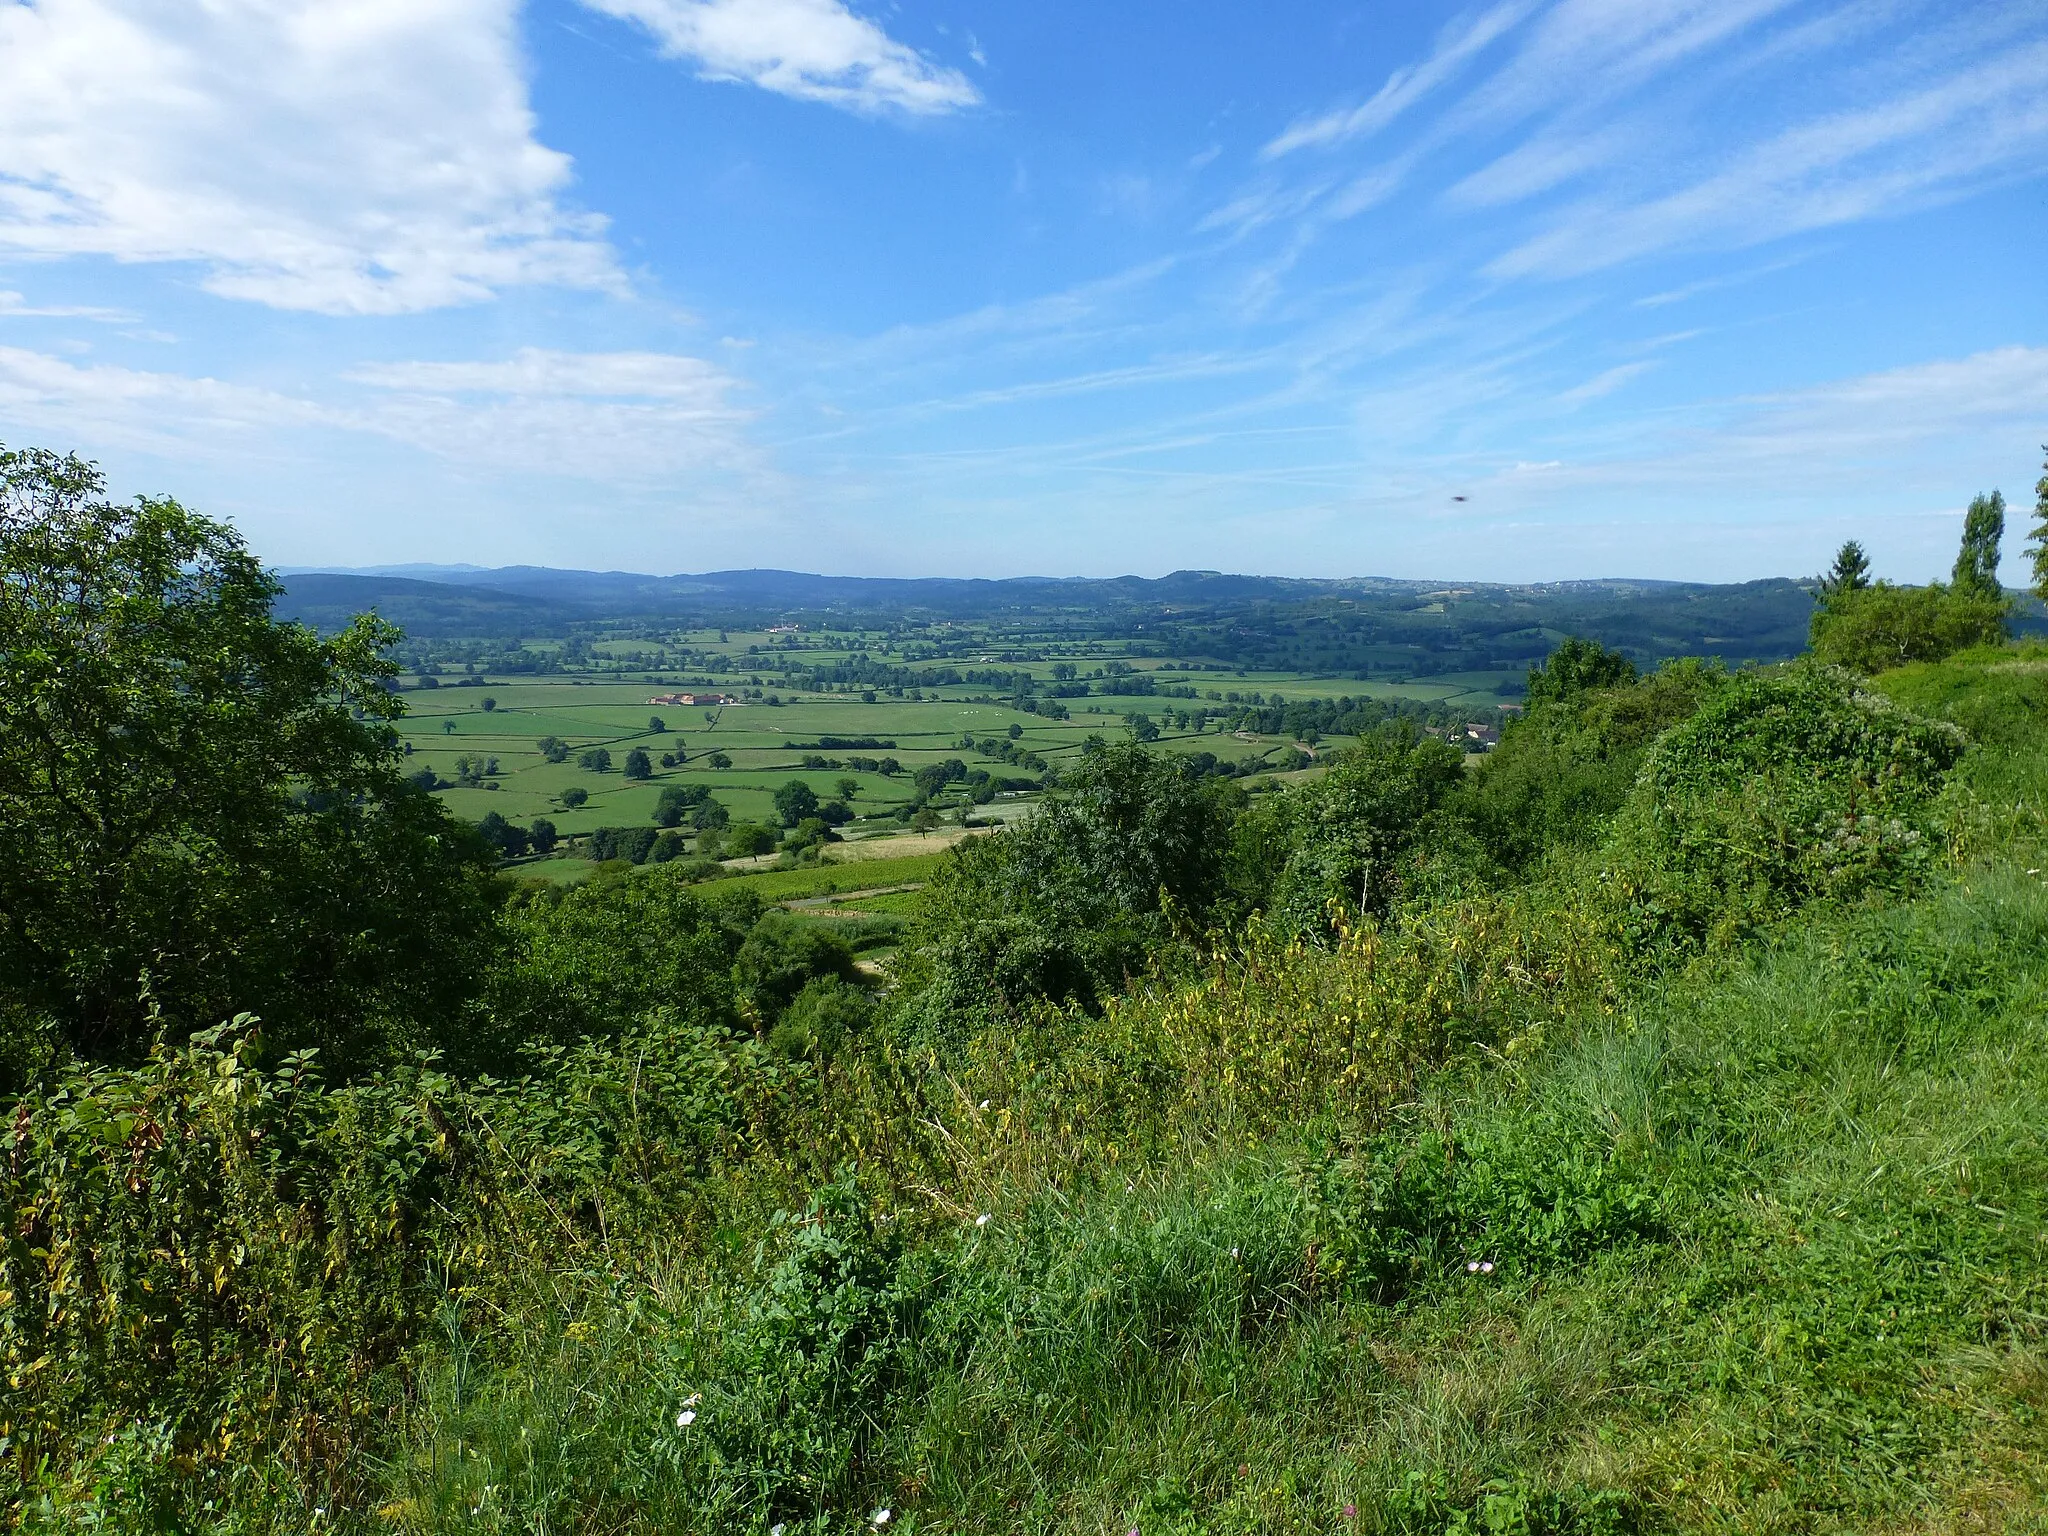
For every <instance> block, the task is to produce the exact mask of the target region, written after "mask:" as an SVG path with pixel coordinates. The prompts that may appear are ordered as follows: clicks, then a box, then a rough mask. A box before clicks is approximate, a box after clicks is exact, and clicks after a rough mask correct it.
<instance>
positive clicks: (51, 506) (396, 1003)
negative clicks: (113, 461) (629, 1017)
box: [0, 449, 490, 1066]
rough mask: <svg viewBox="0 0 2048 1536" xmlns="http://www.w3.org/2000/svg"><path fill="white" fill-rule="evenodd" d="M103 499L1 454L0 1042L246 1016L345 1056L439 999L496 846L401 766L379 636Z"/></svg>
mask: <svg viewBox="0 0 2048 1536" xmlns="http://www.w3.org/2000/svg"><path fill="white" fill-rule="evenodd" d="M104 495H105V482H104V480H103V479H102V477H101V475H100V473H99V471H98V469H97V467H96V466H94V465H92V464H89V463H87V462H85V461H83V460H80V459H78V458H76V457H60V456H58V455H56V454H53V453H47V452H42V451H38V450H26V451H6V450H4V449H0V1034H7V1035H9V1036H10V1037H11V1039H12V1041H13V1042H14V1043H17V1044H18V1043H19V1042H20V1041H21V1040H23V1039H24V1038H26V1037H27V1036H28V1035H29V1034H31V1033H34V1032H36V1031H38V1030H40V1032H41V1035H42V1038H44V1039H45V1040H46V1041H47V1042H48V1043H49V1044H52V1045H54V1044H57V1043H58V1042H67V1043H68V1044H69V1045H70V1046H71V1047H73V1048H75V1049H77V1050H80V1051H84V1052H86V1053H89V1054H93V1055H101V1056H122V1055H128V1054H131V1053H133V1052H135V1051H137V1050H140V1049H142V1048H143V1047H145V1046H146V1045H147V1043H148V1041H149V1039H150V1036H151V1035H152V1033H153V1032H154V1031H155V1029H156V1028H157V1027H158V1026H157V1023H156V1020H158V1019H161V1023H162V1027H164V1028H165V1029H167V1030H171V1031H179V1030H189V1029H193V1028H197V1027H199V1026H201V1025H204V1024H211V1023H216V1022H218V1021H219V1020H221V1019H223V1018H227V1017H230V1016H232V1015H233V1014H235V1013H237V1012H241V1011H244V1010H246V1011H250V1012H255V1013H259V1014H261V1015H262V1016H263V1018H264V1020H265V1027H266V1030H267V1032H268V1038H269V1039H270V1040H271V1041H272V1042H273V1043H274V1044H278V1045H291V1044H299V1045H312V1044H318V1045H320V1046H321V1047H322V1048H323V1049H324V1050H325V1052H326V1053H327V1057H328V1059H329V1060H330V1061H333V1062H335V1063H336V1064H337V1065H340V1066H346V1065H349V1064H352V1063H355V1062H359V1061H361V1060H363V1059H365V1057H366V1056H369V1055H374V1054H375V1053H376V1051H377V1050H379V1049H381V1048H382V1046H383V1045H386V1044H389V1043H391V1041H390V1037H391V1036H393V1035H405V1034H407V1033H408V1032H416V1031H417V1030H418V1029H419V1028H423V1027H424V1026H423V1025H421V1024H419V1023H418V1022H417V1021H425V1020H431V1019H434V1018H436V1017H438V1016H441V1015H442V1014H443V1013H445V1012H452V1011H454V1010H455V1009H456V1008H457V1007H458V1006H459V1001H460V999H461V997H462V996H463V995H464V994H465V993H466V992H467V991H468V990H469V988H470V985H471V981H472V978H473V977H474V975H475V973H476V969H477V967H478V966H479V965H480V964H481V963H482V962H483V961H484V960H485V959H486V957H487V956H488V953H489V949H490V945H489V942H488V939H487V937H486V935H487V934H488V932H489V926H490V907H489V902H488V896H487V881H488V869H489V865H490V858H489V853H488V850H487V849H486V848H485V847H484V845H483V844H482V842H481V841H480V840H479V839H478V838H477V837H476V835H475V833H474V832H473V831H471V830H469V829H468V828H465V827H463V826H461V825H460V824H459V823H456V822H454V821H452V820H451V819H450V818H449V817H448V816H447V814H446V813H445V812H444V811H443V810H442V808H441V807H440V805H439V804H438V803H437V802H436V801H434V800H433V799H432V798H430V797H429V796H427V795H423V794H421V793H419V792H418V791H417V790H416V789H415V788H414V787H413V786H411V785H409V784H407V783H406V782H405V780H404V778H403V776H402V773H401V764H402V762H403V757H402V755H401V753H400V752H399V750H398V738H397V733H396V731H395V730H394V729H393V728H392V727H391V725H390V722H391V721H392V720H394V719H396V718H397V717H398V716H399V715H400V714H401V713H402V711H403V709H404V703H403V700H402V699H401V698H400V697H399V696H398V695H396V694H395V693H393V692H392V691H391V688H390V684H391V680H392V679H393V678H394V677H395V676H396V673H397V668H396V667H395V666H394V665H393V664H392V663H391V662H390V661H389V660H388V659H387V656H386V652H387V651H388V650H389V648H390V647H391V646H392V645H393V644H394V643H395V641H396V639H397V632H396V631H395V630H393V629H391V628H390V626H388V625H385V624H383V623H380V622H379V621H377V620H375V619H370V618H359V619H358V620H356V621H355V623H353V624H352V625H350V626H349V627H348V628H347V629H345V630H343V631H342V632H341V633H340V634H338V635H335V636H333V637H332V638H330V639H322V638H321V637H320V636H318V635H316V634H314V633H313V632H312V631H311V630H308V629H305V628H303V627H301V626H299V625H295V624H282V623H279V622H277V621H276V620H275V619H273V618H272V616H271V604H272V602H273V601H274V599H275V598H276V597H277V595H278V593H279V592H280V590H281V588H280V586H279V584H278V582H277V580H276V579H275V578H274V577H272V576H271V575H269V574H268V573H267V572H265V571H264V569H263V568H262V566H261V565H260V564H258V562H257V561H256V559H255V557H254V556H253V555H251V554H250V553H249V551H248V549H247V548H246V547H245V546H244V544H243V542H242V540H241V538H240V536H239V535H237V534H236V533H235V532H234V530H233V529H231V528H229V527H227V526H226V525H224V524H221V523H216V522H212V521H209V520H208V519H206V518H203V517H200V516H197V515H196V514H194V513H192V512H189V511H187V510H186V509H185V508H184V507H182V506H180V505H179V504H178V503H177V502H175V501H172V500H169V499H167V498H155V497H141V498H138V499H137V500H136V501H135V502H133V503H131V504H128V505H117V504H114V503H110V502H108V501H107V500H105V499H104ZM36 1021H43V1022H42V1024H41V1025H38V1024H37V1023H36Z"/></svg>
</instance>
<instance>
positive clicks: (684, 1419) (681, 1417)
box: [676, 1408, 697, 1429]
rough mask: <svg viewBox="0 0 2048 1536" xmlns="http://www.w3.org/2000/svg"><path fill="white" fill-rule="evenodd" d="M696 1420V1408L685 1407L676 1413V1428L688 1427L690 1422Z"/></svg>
mask: <svg viewBox="0 0 2048 1536" xmlns="http://www.w3.org/2000/svg"><path fill="white" fill-rule="evenodd" d="M696 1422H697V1410H696V1409H694V1408H685V1409H684V1410H683V1411H682V1412H681V1413H679V1414H677V1415H676V1428H677V1429H688V1428H689V1427H690V1426H691V1425H692V1424H694V1423H696Z"/></svg>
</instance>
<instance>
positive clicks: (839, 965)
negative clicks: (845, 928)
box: [733, 911, 860, 1023]
mask: <svg viewBox="0 0 2048 1536" xmlns="http://www.w3.org/2000/svg"><path fill="white" fill-rule="evenodd" d="M733 976H734V979H735V980H736V981H737V982H738V984H739V988H740V994H741V996H743V997H744V998H746V1000H747V1001H748V1002H750V1003H751V1004H753V1006H754V1008H755V1010H756V1011H757V1012H758V1013H759V1014H760V1015H761V1017H762V1018H763V1019H765V1020H768V1021H769V1022H771V1023H772V1022H773V1021H774V1020H776V1019H779V1018H780V1017H781V1016H782V1012H783V1010H784V1009H785V1008H788V1007H789V1006H790V1004H791V1002H792V1001H794V999H795V998H796V996H797V994H798V993H800V992H802V991H803V990H804V988H805V987H807V986H808V985H809V984H810V983H811V982H813V981H816V980H818V979H819V978H821V977H826V976H832V977H837V978H838V979H839V980H840V981H842V982H846V983H848V984H855V983H858V982H859V980H860V967H859V966H858V965H857V964H856V963H855V962H854V958H853V951H852V950H850V949H848V948H847V947H846V945H845V944H844V943H842V942H841V941H840V940H839V939H838V937H837V936H835V935H834V934H831V933H829V932H827V931H826V930H825V929H824V928H823V927H822V926H821V925H820V924H818V923H816V922H805V921H804V920H803V919H802V918H800V917H796V916H794V915H793V914H791V913H788V912H782V911H773V912H768V913H765V914H763V916H762V917H761V919H760V921H759V922H757V923H755V924H754V927H753V931H752V932H750V933H749V934H748V935H747V940H746V943H744V944H743V945H741V946H740V951H739V955H738V956H737V958H736V959H735V960H734V961H733Z"/></svg>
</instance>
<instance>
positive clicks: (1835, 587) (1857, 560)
mask: <svg viewBox="0 0 2048 1536" xmlns="http://www.w3.org/2000/svg"><path fill="white" fill-rule="evenodd" d="M1869 585H1870V557H1869V556H1868V555H1866V554H1864V553H1863V546H1862V545H1861V544H1859V543H1857V542H1856V541H1855V540H1854V539H1850V540H1849V541H1848V542H1847V543H1845V544H1843V546H1842V547H1841V548H1840V549H1838V550H1836V551H1835V563H1834V564H1833V565H1832V566H1830V567H1829V568H1828V572H1827V574H1826V575H1825V576H1823V577H1821V579H1820V590H1821V595H1822V596H1823V597H1834V596H1836V595H1837V594H1839V593H1843V592H1861V591H1862V590H1863V589H1864V588H1865V587H1867V586H1869Z"/></svg>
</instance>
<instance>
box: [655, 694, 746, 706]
mask: <svg viewBox="0 0 2048 1536" xmlns="http://www.w3.org/2000/svg"><path fill="white" fill-rule="evenodd" d="M647 702H648V703H650V704H737V703H739V700H738V699H735V698H729V697H728V696H726V695H725V694H722V693H658V694H656V695H655V696H654V697H653V698H651V699H649V700H648V701H647Z"/></svg>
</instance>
